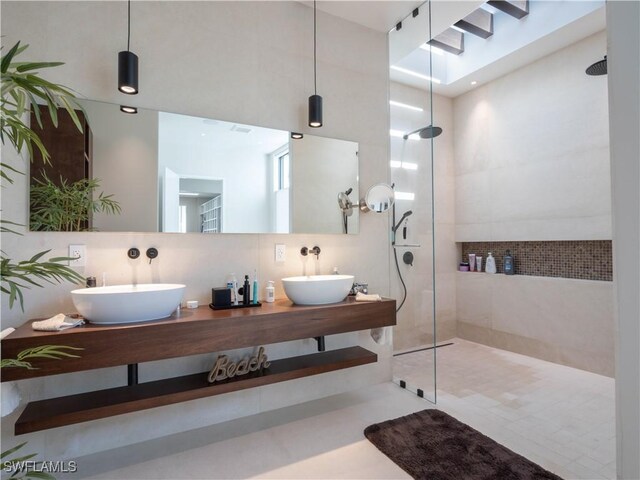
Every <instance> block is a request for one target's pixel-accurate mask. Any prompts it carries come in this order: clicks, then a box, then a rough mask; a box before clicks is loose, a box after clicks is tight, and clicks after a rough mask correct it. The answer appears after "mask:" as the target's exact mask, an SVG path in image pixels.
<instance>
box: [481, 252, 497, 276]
mask: <svg viewBox="0 0 640 480" xmlns="http://www.w3.org/2000/svg"><path fill="white" fill-rule="evenodd" d="M484 271H485V272H487V273H496V272H497V271H498V270H497V268H496V259H495V258H493V255H492V254H491V252H489V255H488V256H487V260H486V261H485V263H484Z"/></svg>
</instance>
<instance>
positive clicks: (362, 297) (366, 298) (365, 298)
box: [356, 292, 382, 302]
mask: <svg viewBox="0 0 640 480" xmlns="http://www.w3.org/2000/svg"><path fill="white" fill-rule="evenodd" d="M381 301H382V297H381V296H380V295H378V294H377V293H374V294H369V295H367V294H365V293H362V292H358V293H357V294H356V302H381Z"/></svg>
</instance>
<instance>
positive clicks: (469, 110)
mask: <svg viewBox="0 0 640 480" xmlns="http://www.w3.org/2000/svg"><path fill="white" fill-rule="evenodd" d="M605 53H606V38H605V33H604V32H601V33H598V34H596V35H592V36H590V37H587V38H585V39H584V40H581V41H579V42H577V43H575V44H573V45H571V46H569V47H566V48H564V49H561V50H559V51H557V52H556V53H553V54H551V55H549V56H547V57H544V58H542V59H540V60H538V61H536V62H533V63H531V64H529V65H527V66H525V67H523V68H521V69H519V70H516V71H515V72H512V73H510V74H508V75H505V76H503V77H501V78H498V79H497V80H494V81H492V82H490V83H488V84H485V85H482V86H480V87H478V88H477V89H475V90H473V91H471V92H469V93H466V94H464V95H461V96H459V97H456V98H455V99H454V102H453V104H454V107H453V108H454V133H455V139H454V144H455V175H456V176H455V182H456V183H455V184H456V193H455V198H456V202H455V206H456V233H455V238H456V240H457V241H458V242H462V241H467V242H473V241H491V240H494V241H509V240H514V241H515V240H524V241H532V240H594V239H610V238H611V200H610V195H611V186H610V174H609V135H608V126H607V118H608V111H607V109H608V101H607V77H606V76H603V77H591V76H588V75H586V74H585V73H584V71H585V68H586V67H587V66H589V65H591V64H592V63H593V62H595V61H596V60H598V59H599V58H602V56H603V55H604V54H605ZM514 254H515V255H518V252H514ZM497 277H499V278H486V275H484V274H480V275H477V274H474V275H472V276H470V275H469V274H466V275H465V274H464V273H462V274H459V275H458V281H457V285H456V291H457V307H456V308H457V320H458V324H457V333H458V336H460V337H462V338H466V339H469V340H473V341H477V342H481V343H485V344H488V345H491V346H494V347H497V348H502V349H506V350H511V351H515V352H518V353H523V354H526V355H531V356H534V357H538V358H542V359H545V360H550V361H553V362H557V363H561V364H565V365H570V366H573V367H578V368H582V369H586V370H590V371H593V372H597V373H600V374H604V375H609V376H612V375H613V363H614V347H613V337H614V325H613V317H614V310H613V285H612V283H611V282H597V281H584V280H574V279H560V278H553V279H551V278H541V277H530V276H518V277H504V276H503V275H498V276H497Z"/></svg>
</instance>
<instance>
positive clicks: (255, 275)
mask: <svg viewBox="0 0 640 480" xmlns="http://www.w3.org/2000/svg"><path fill="white" fill-rule="evenodd" d="M251 303H253V304H254V305H257V304H258V271H257V270H254V271H253V301H252V302H251Z"/></svg>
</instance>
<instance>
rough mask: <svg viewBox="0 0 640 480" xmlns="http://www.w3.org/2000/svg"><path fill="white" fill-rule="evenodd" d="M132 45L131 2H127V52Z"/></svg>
mask: <svg viewBox="0 0 640 480" xmlns="http://www.w3.org/2000/svg"><path fill="white" fill-rule="evenodd" d="M130 43H131V0H127V51H130V50H131V49H130V48H129V46H130Z"/></svg>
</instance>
